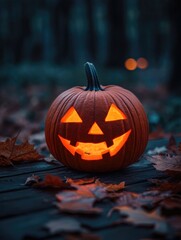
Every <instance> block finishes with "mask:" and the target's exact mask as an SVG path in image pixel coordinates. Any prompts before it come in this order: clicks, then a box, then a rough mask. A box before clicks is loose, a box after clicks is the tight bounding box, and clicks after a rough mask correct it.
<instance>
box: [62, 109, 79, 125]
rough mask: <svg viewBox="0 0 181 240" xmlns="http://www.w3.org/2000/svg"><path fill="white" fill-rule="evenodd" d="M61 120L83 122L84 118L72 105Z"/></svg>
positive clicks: (63, 121) (64, 121)
mask: <svg viewBox="0 0 181 240" xmlns="http://www.w3.org/2000/svg"><path fill="white" fill-rule="evenodd" d="M60 122H61V123H81V122H82V119H81V118H80V116H79V114H78V113H77V111H76V110H75V108H74V107H71V108H70V109H69V110H68V111H67V112H66V114H65V115H64V116H63V118H62V119H61V121H60Z"/></svg>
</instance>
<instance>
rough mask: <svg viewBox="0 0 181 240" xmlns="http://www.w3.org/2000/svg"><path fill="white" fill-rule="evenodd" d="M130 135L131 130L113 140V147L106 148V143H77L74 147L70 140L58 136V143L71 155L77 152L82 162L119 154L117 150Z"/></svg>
mask: <svg viewBox="0 0 181 240" xmlns="http://www.w3.org/2000/svg"><path fill="white" fill-rule="evenodd" d="M130 133H131V129H130V130H128V131H127V132H126V133H124V134H123V135H121V136H119V137H117V138H114V139H113V145H112V146H110V147H107V144H106V142H99V143H91V142H87V143H85V142H77V143H76V146H75V147H74V146H73V145H71V144H70V140H67V139H65V138H63V137H61V136H60V135H58V137H59V139H60V141H61V142H62V144H63V145H64V147H65V148H66V149H67V150H68V151H69V152H70V153H71V154H72V155H75V153H76V152H77V153H78V154H80V156H81V158H82V159H84V160H91V161H92V160H100V159H102V158H103V157H102V155H103V154H105V153H108V152H109V154H110V156H114V155H115V154H117V152H119V150H120V149H121V148H122V147H123V146H124V144H125V143H126V141H127V139H128V137H129V135H130Z"/></svg>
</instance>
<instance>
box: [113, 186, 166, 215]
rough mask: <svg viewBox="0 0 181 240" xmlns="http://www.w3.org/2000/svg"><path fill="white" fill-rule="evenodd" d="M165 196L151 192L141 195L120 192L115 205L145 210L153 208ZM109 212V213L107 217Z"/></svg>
mask: <svg viewBox="0 0 181 240" xmlns="http://www.w3.org/2000/svg"><path fill="white" fill-rule="evenodd" d="M167 196H168V195H167V194H160V193H159V192H157V194H154V193H153V191H149V192H148V191H147V192H143V193H134V192H122V193H121V195H120V196H119V198H117V199H116V204H117V205H118V206H119V207H120V206H130V207H133V208H140V207H144V208H147V209H153V208H155V207H156V206H157V205H158V204H159V202H160V201H161V200H163V199H165V197H167ZM110 214H111V211H110V212H109V215H110Z"/></svg>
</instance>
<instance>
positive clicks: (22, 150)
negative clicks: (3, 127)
mask: <svg viewBox="0 0 181 240" xmlns="http://www.w3.org/2000/svg"><path fill="white" fill-rule="evenodd" d="M16 141H17V136H16V137H13V138H8V139H7V140H6V141H5V142H0V166H8V165H13V164H14V163H17V162H21V161H37V160H39V159H41V158H42V157H43V156H42V155H40V154H39V153H38V152H37V151H36V150H35V149H34V145H32V144H30V143H29V142H28V141H26V142H23V143H21V144H19V145H17V144H16Z"/></svg>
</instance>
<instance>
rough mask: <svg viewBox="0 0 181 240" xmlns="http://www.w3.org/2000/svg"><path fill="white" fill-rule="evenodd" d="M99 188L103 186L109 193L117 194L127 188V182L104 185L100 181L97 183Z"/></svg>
mask: <svg viewBox="0 0 181 240" xmlns="http://www.w3.org/2000/svg"><path fill="white" fill-rule="evenodd" d="M95 184H96V185H97V186H101V187H103V188H105V189H106V191H107V192H117V191H120V190H122V189H123V188H125V182H120V183H119V184H110V183H102V182H100V181H99V180H98V179H97V180H96V181H95Z"/></svg>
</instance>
